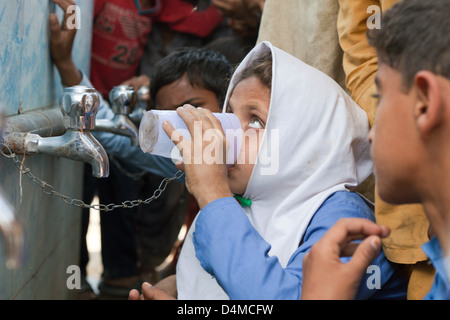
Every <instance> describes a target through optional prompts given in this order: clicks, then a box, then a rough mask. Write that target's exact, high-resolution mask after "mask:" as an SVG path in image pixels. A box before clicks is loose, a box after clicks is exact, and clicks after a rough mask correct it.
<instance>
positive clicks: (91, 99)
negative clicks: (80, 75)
mask: <svg viewBox="0 0 450 320" xmlns="http://www.w3.org/2000/svg"><path fill="white" fill-rule="evenodd" d="M99 105H100V95H99V94H98V93H97V91H95V89H92V88H88V87H84V86H75V87H68V88H65V89H64V92H63V94H62V96H61V101H60V108H61V111H62V113H63V116H64V127H65V128H66V132H65V134H64V135H62V136H57V137H49V138H43V137H41V136H40V135H38V134H35V133H23V132H11V133H8V134H6V136H5V144H6V145H8V146H9V148H10V149H11V150H12V151H13V152H15V153H18V154H38V153H45V154H50V155H56V156H59V157H63V158H68V159H71V160H76V161H84V162H87V163H89V164H91V166H92V175H93V176H94V177H97V178H106V177H108V176H109V159H108V155H107V153H106V151H105V149H103V147H102V145H101V144H100V143H99V142H98V141H97V140H96V139H95V138H94V136H93V135H92V134H91V132H90V130H93V129H94V127H95V117H96V115H97V112H98V108H99Z"/></svg>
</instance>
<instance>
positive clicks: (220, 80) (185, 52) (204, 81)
mask: <svg viewBox="0 0 450 320" xmlns="http://www.w3.org/2000/svg"><path fill="white" fill-rule="evenodd" d="M185 73H187V76H188V78H189V81H190V83H191V85H192V86H197V87H201V88H205V89H207V90H210V91H212V92H214V93H215V95H216V96H217V99H218V101H219V105H222V104H223V102H224V100H225V95H226V92H227V88H228V83H229V80H230V78H231V75H232V73H233V67H232V66H231V64H230V62H228V60H227V59H226V58H225V57H224V56H223V55H222V54H221V53H219V52H217V51H215V50H210V49H205V48H182V49H178V50H176V51H174V52H172V53H171V54H169V55H168V56H166V57H164V58H163V59H161V60H160V61H159V62H158V63H157V64H156V65H155V68H154V70H153V72H152V76H151V81H150V96H151V99H152V103H153V106H155V98H156V94H157V93H158V91H159V89H161V88H162V87H164V86H166V85H168V84H171V83H172V82H174V81H176V80H178V79H180V78H181V77H182V76H183V74H185Z"/></svg>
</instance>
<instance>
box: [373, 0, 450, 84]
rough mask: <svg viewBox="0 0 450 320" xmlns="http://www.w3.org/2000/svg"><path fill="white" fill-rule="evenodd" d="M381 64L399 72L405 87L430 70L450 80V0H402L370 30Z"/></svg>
mask: <svg viewBox="0 0 450 320" xmlns="http://www.w3.org/2000/svg"><path fill="white" fill-rule="evenodd" d="M367 36H368V39H369V43H370V44H371V45H372V46H373V47H375V49H376V50H377V54H378V57H379V60H380V62H381V63H385V64H387V65H388V66H389V67H391V68H392V69H394V70H397V71H399V72H400V73H401V74H402V77H403V85H404V87H405V89H409V88H411V85H412V84H413V81H414V77H415V75H416V74H417V72H419V71H421V70H428V71H431V72H433V73H435V74H437V75H440V76H443V77H446V78H447V79H450V0H403V1H401V2H398V3H396V4H395V5H394V6H393V7H392V8H391V9H390V10H388V11H387V12H386V13H385V14H383V16H382V25H381V29H374V30H368V33H367Z"/></svg>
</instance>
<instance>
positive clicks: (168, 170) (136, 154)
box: [80, 74, 185, 182]
mask: <svg viewBox="0 0 450 320" xmlns="http://www.w3.org/2000/svg"><path fill="white" fill-rule="evenodd" d="M82 76H83V77H82V80H81V83H80V85H81V86H86V87H92V84H91V82H90V81H89V79H88V78H87V77H86V76H85V75H84V74H82ZM113 117H114V112H113V111H112V110H111V108H109V106H108V104H107V103H106V102H105V101H104V100H103V99H101V103H100V107H99V110H98V113H97V117H96V118H97V119H112V118H113ZM92 135H93V136H94V137H95V138H96V139H97V140H98V142H100V144H101V145H102V146H103V148H104V149H105V151H106V153H108V154H109V155H112V156H114V157H115V158H117V159H120V160H122V161H124V162H126V163H127V164H129V165H131V166H134V167H135V168H137V169H140V170H144V171H147V172H150V173H152V174H155V175H158V176H161V177H173V176H174V175H175V173H177V172H178V170H177V168H176V167H175V165H174V163H173V161H172V160H171V159H169V158H163V157H160V156H155V155H152V154H148V153H144V152H143V151H142V149H141V148H140V147H139V146H137V147H134V146H133V145H131V142H130V138H128V137H125V136H121V135H117V134H114V133H110V132H102V131H95V130H93V131H92ZM184 179H185V178H184V176H183V177H182V178H181V179H179V180H178V181H179V182H184Z"/></svg>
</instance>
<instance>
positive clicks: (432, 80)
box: [413, 71, 443, 139]
mask: <svg viewBox="0 0 450 320" xmlns="http://www.w3.org/2000/svg"><path fill="white" fill-rule="evenodd" d="M413 86H414V89H415V92H416V98H417V101H416V107H415V110H414V111H415V118H416V125H417V128H418V130H419V132H420V135H421V137H422V138H424V139H426V138H427V137H428V136H429V135H430V133H431V132H432V131H433V130H434V129H435V128H437V127H438V126H439V125H440V123H441V121H442V112H443V106H442V103H441V102H442V101H441V92H440V86H439V82H438V80H437V76H436V75H435V74H433V73H432V72H429V71H420V72H418V73H417V74H416V76H415V77H414V83H413Z"/></svg>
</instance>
